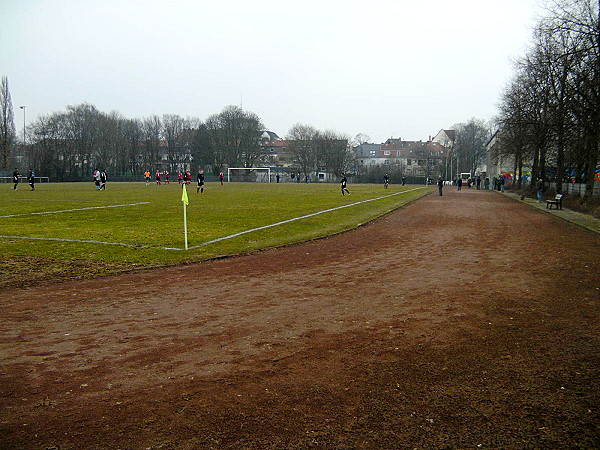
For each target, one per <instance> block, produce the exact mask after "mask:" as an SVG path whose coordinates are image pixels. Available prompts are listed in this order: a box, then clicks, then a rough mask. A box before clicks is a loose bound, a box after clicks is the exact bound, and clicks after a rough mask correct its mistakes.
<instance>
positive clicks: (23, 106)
mask: <svg viewBox="0 0 600 450" xmlns="http://www.w3.org/2000/svg"><path fill="white" fill-rule="evenodd" d="M19 108H21V109H22V110H23V145H25V144H27V139H26V135H25V123H26V122H25V108H27V105H21V106H19Z"/></svg>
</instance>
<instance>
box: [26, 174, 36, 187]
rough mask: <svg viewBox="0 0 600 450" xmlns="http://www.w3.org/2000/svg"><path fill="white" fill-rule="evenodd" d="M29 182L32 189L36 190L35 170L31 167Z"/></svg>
mask: <svg viewBox="0 0 600 450" xmlns="http://www.w3.org/2000/svg"><path fill="white" fill-rule="evenodd" d="M27 182H28V183H29V187H31V190H32V191H35V172H34V171H33V170H31V169H29V173H28V174H27Z"/></svg>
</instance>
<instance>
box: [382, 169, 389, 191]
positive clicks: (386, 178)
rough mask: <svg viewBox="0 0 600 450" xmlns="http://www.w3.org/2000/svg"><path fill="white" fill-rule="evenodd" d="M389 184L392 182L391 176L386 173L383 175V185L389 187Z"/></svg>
mask: <svg viewBox="0 0 600 450" xmlns="http://www.w3.org/2000/svg"><path fill="white" fill-rule="evenodd" d="M389 184H390V177H389V176H388V174H387V173H386V174H385V175H384V176H383V187H384V188H386V189H387V188H388V185H389Z"/></svg>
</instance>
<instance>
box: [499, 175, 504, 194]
mask: <svg viewBox="0 0 600 450" xmlns="http://www.w3.org/2000/svg"><path fill="white" fill-rule="evenodd" d="M499 183H500V191H501V192H504V184H505V183H506V179H505V178H504V177H500V180H499Z"/></svg>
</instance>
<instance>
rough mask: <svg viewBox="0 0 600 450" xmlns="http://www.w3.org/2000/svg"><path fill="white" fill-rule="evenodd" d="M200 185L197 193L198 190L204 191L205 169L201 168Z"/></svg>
mask: <svg viewBox="0 0 600 450" xmlns="http://www.w3.org/2000/svg"><path fill="white" fill-rule="evenodd" d="M197 179H198V187H197V188H196V194H197V193H198V191H200V193H201V194H202V193H204V170H201V171H200V172H198V176H197Z"/></svg>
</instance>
